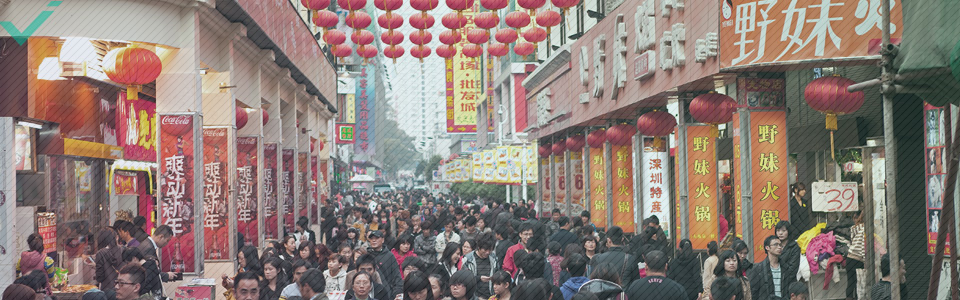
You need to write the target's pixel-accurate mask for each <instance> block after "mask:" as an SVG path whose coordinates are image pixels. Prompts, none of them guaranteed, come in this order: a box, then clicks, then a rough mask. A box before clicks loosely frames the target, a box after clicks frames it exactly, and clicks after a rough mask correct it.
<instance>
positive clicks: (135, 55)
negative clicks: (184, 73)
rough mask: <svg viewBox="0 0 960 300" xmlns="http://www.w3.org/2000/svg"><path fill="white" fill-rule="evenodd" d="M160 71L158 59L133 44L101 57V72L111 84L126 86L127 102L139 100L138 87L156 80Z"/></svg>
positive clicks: (160, 65)
mask: <svg viewBox="0 0 960 300" xmlns="http://www.w3.org/2000/svg"><path fill="white" fill-rule="evenodd" d="M161 70H163V64H162V63H161V62H160V57H158V56H157V54H156V53H153V51H150V49H147V48H140V47H138V46H137V45H135V44H130V45H129V46H126V47H123V48H116V49H113V50H110V52H107V55H106V56H104V57H103V72H104V73H106V74H107V77H109V78H110V80H113V82H116V83H119V84H125V85H127V100H136V99H139V96H138V94H139V93H140V86H141V85H144V84H148V83H151V82H153V81H154V80H157V77H158V76H160V71H161Z"/></svg>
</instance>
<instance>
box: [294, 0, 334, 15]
mask: <svg viewBox="0 0 960 300" xmlns="http://www.w3.org/2000/svg"><path fill="white" fill-rule="evenodd" d="M300 4H302V5H303V7H304V8H306V9H307V10H310V12H311V13H312V14H314V15H316V14H317V11H318V10H322V9H326V8H327V6H330V0H300Z"/></svg>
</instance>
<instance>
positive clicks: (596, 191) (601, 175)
mask: <svg viewBox="0 0 960 300" xmlns="http://www.w3.org/2000/svg"><path fill="white" fill-rule="evenodd" d="M603 156H604V155H603V148H592V147H591V148H590V157H589V159H587V163H589V164H590V168H589V169H590V173H589V174H587V176H590V189H589V190H587V193H590V221H591V222H593V225H594V226H597V227H607V172H606V168H607V167H606V164H605V163H606V162H605V159H604V157H603Z"/></svg>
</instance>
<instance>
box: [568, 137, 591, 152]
mask: <svg viewBox="0 0 960 300" xmlns="http://www.w3.org/2000/svg"><path fill="white" fill-rule="evenodd" d="M586 145H587V138H586V137H584V136H583V135H579V134H578V135H573V136H570V137H568V138H567V150H570V151H574V152H579V151H582V150H583V146H586Z"/></svg>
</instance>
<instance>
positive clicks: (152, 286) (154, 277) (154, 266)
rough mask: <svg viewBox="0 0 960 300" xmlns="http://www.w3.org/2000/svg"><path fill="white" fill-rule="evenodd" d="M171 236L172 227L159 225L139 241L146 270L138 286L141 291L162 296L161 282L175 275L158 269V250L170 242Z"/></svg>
mask: <svg viewBox="0 0 960 300" xmlns="http://www.w3.org/2000/svg"><path fill="white" fill-rule="evenodd" d="M172 238H173V229H171V228H170V226H167V225H160V226H157V228H156V229H154V231H153V236H150V237H149V238H147V240H146V241H144V242H143V243H140V247H138V248H139V249H140V253H141V254H143V258H144V263H143V268H144V270H146V277H145V278H144V279H143V286H142V287H141V288H140V290H141V291H147V292H151V293H153V294H154V295H155V296H164V294H163V283H164V282H167V281H170V280H172V279H174V278H175V277H176V276H177V274H174V273H173V272H161V271H160V259H159V257H160V254H159V251H160V249H161V248H163V247H165V246H166V245H167V244H168V243H170V239H172Z"/></svg>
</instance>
